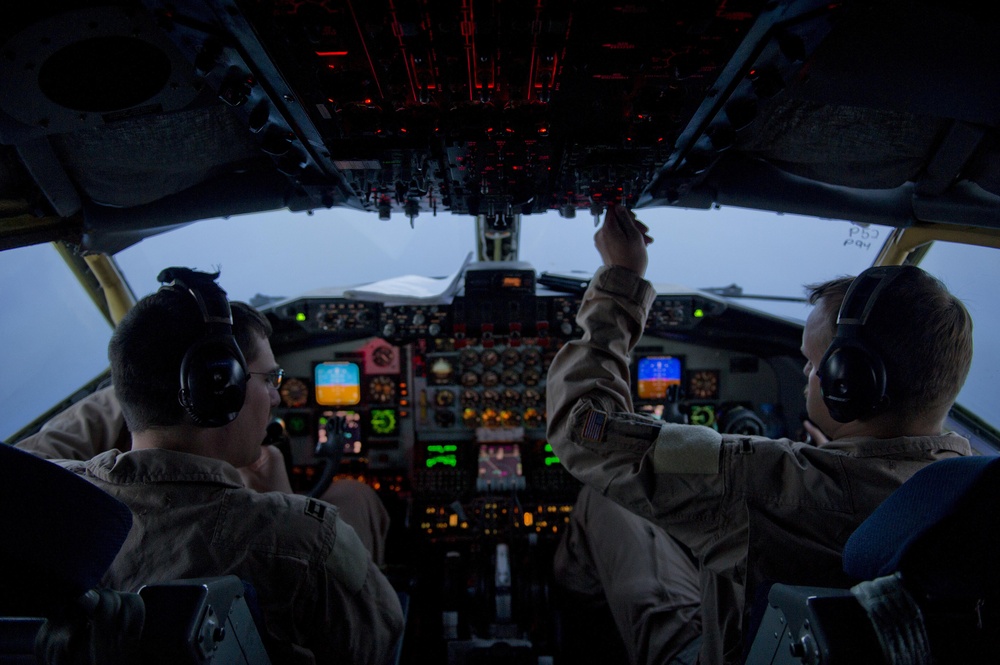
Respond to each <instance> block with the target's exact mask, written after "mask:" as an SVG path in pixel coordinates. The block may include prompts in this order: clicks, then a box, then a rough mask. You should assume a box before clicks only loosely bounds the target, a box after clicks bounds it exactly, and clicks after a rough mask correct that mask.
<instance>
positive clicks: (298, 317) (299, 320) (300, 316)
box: [295, 312, 306, 323]
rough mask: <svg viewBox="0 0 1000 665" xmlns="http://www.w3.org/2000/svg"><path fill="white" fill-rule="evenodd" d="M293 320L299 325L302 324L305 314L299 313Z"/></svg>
mask: <svg viewBox="0 0 1000 665" xmlns="http://www.w3.org/2000/svg"><path fill="white" fill-rule="evenodd" d="M295 320H296V321H298V322H299V323H302V322H303V321H305V320H306V313H305V312H299V313H298V314H296V315H295Z"/></svg>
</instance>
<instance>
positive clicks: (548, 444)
mask: <svg viewBox="0 0 1000 665" xmlns="http://www.w3.org/2000/svg"><path fill="white" fill-rule="evenodd" d="M545 452H547V453H551V452H552V444H551V443H549V442H547V441H546V442H545Z"/></svg>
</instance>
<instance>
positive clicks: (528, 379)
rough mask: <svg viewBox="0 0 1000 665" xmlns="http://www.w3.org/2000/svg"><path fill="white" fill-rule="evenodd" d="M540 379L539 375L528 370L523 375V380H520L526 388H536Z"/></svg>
mask: <svg viewBox="0 0 1000 665" xmlns="http://www.w3.org/2000/svg"><path fill="white" fill-rule="evenodd" d="M541 378H542V375H541V374H539V373H538V372H536V371H535V370H533V369H529V370H528V371H526V372H525V373H524V378H523V379H522V381H524V385H526V386H537V385H538V382H539V381H540V380H541Z"/></svg>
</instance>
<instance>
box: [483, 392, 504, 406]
mask: <svg viewBox="0 0 1000 665" xmlns="http://www.w3.org/2000/svg"><path fill="white" fill-rule="evenodd" d="M499 404H500V393H498V392H497V391H495V390H484V391H483V406H493V407H495V406H498V405H499Z"/></svg>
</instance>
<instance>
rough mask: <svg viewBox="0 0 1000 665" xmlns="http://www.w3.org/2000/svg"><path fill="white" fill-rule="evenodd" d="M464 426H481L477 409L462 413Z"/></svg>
mask: <svg viewBox="0 0 1000 665" xmlns="http://www.w3.org/2000/svg"><path fill="white" fill-rule="evenodd" d="M462 424H463V425H465V426H466V427H475V426H476V425H478V424H479V412H478V411H476V410H475V409H465V410H464V411H462Z"/></svg>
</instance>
